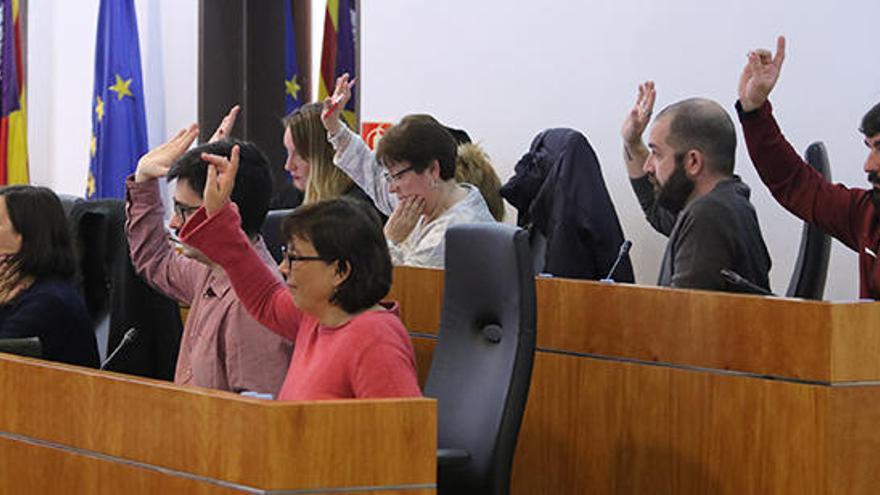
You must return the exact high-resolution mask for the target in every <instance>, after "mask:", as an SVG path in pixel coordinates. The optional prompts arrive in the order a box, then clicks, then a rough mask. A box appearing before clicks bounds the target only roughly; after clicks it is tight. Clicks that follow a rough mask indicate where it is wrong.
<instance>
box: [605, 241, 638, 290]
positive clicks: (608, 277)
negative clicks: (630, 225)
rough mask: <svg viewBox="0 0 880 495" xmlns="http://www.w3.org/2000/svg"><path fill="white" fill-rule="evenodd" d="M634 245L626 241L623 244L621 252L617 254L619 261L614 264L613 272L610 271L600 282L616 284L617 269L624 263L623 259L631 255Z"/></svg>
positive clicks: (612, 266)
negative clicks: (615, 273) (630, 250)
mask: <svg viewBox="0 0 880 495" xmlns="http://www.w3.org/2000/svg"><path fill="white" fill-rule="evenodd" d="M632 245H633V243H632V241H630V240H625V241H623V244H621V245H620V252H619V253H617V259H615V260H614V264H613V265H611V270H608V275H605V278H603V279H602V280H600V282H606V283H612V284H613V283H614V272H616V271H617V267H618V266H619V265H620V262H621V261H623V258H625V257H626V255H627V254H629V248H631V247H632Z"/></svg>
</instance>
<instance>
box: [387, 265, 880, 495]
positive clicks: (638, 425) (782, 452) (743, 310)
mask: <svg viewBox="0 0 880 495" xmlns="http://www.w3.org/2000/svg"><path fill="white" fill-rule="evenodd" d="M442 283H443V280H442V271H436V270H426V269H414V268H396V269H395V279H394V286H393V287H392V292H391V294H390V295H389V298H390V299H396V300H399V301H401V304H402V308H401V309H402V315H403V319H404V323H405V324H406V325H407V327H408V328H410V329H411V330H412V331H417V332H421V333H435V332H436V329H437V327H438V326H439V315H440V306H441V301H442V296H440V297H438V294H440V295H442ZM537 297H538V307H539V309H538V343H539V346H540V347H541V349H539V351H538V352H537V355H536V359H535V367H534V371H533V376H532V384H531V388H530V395H529V402H528V405H527V407H526V413H525V417H524V419H523V425H522V429H521V431H520V436H519V443H518V447H517V453H516V457H515V459H514V468H513V475H512V492H513V493H514V494H536V493H548V494H557V493H625V494H628V493H632V494H636V493H652V494H655V493H656V494H667V493H668V494H679V493H694V494H704V493H724V494H740V493H798V494H802V493H805V494H810V493H829V494H830V493H866V494H867V493H876V491H877V487H878V486H880V461H878V460H877V456H876V455H875V454H876V452H880V428H877V425H880V386H876V385H872V384H871V383H867V384H864V386H840V384H838V385H835V386H828V385H823V384H810V383H798V382H794V381H790V380H776V379H767V378H762V377H759V376H746V375H742V374H738V373H729V372H728V371H727V370H731V369H733V370H738V371H755V372H758V373H760V374H771V375H777V376H788V377H791V378H804V377H808V378H811V379H816V380H827V381H831V380H834V379H841V380H854V379H864V378H865V377H869V378H870V377H876V376H880V375H878V374H877V373H878V370H880V368H878V364H880V359H877V356H880V347H877V345H878V332H880V325H875V324H874V323H875V322H878V321H880V305H878V304H829V303H816V302H805V301H797V300H768V299H764V298H756V297H751V296H738V295H729V294H715V293H709V292H696V291H694V292H691V291H677V290H669V289H657V288H646V287H635V286H606V285H601V284H596V283H589V282H579V281H571V280H561V279H553V280H545V279H539V280H538V286H537ZM413 342H414V345H415V348H416V351H417V359H418V365H419V367H420V369H419V374H420V378H422V379H423V378H424V377H425V376H426V375H427V371H428V370H427V368H428V367H429V366H430V360H431V354H432V352H433V345H434V342H435V341H434V340H433V339H432V338H425V337H414V338H413ZM569 353H571V354H569ZM589 354H594V355H597V356H590V355H589ZM598 356H605V358H602V357H598ZM608 357H611V359H608ZM621 357H622V358H625V359H623V360H621V359H618V358H621ZM635 359H638V360H640V361H633V360H635ZM654 362H661V363H665V364H663V365H660V364H654ZM670 363H672V364H670ZM679 365H696V366H702V367H705V368H707V369H701V368H684V369H683V368H682V367H681V366H679ZM708 368H715V369H714V370H712V369H708Z"/></svg>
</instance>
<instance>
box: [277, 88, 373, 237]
mask: <svg viewBox="0 0 880 495" xmlns="http://www.w3.org/2000/svg"><path fill="white" fill-rule="evenodd" d="M321 110H322V105H321V103H308V104H306V105H303V106H301V107H300V108H298V109H296V110H294V111H293V112H291V113H290V114H289V115H288V116H287V117H285V118H284V120H283V122H284V138H283V139H284V147H285V148H286V149H287V161H286V162H285V163H284V169H285V170H287V171H288V172H290V174H291V176H292V177H293V185H294V186H295V187H296V188H297V189H299V190H301V191H303V192H304V193H305V198H304V199H303V204H310V203H315V202H317V201H321V200H325V199H332V198H338V197H340V196H348V197H351V198H355V199H359V200H361V201H363V202H364V203H365V204H366V205H370V206H371V207H372V200H370V197H369V196H367V194H366V193H364V191H363V190H362V189H361V188H360V187H358V185H357V184H355V183H354V181H353V180H351V179H350V178H349V177H348V175H346V174H345V172H343V171H342V170H340V169H339V168H338V167H337V166H336V165H334V164H333V154H334V151H333V146H331V145H330V143H329V142H328V141H327V133H326V131H325V130H324V124H323V123H322V122H321ZM376 211H377V212H378V210H376ZM380 216H381V217H382V221H383V223H384V221H385V219H386V217H385V216H384V215H380Z"/></svg>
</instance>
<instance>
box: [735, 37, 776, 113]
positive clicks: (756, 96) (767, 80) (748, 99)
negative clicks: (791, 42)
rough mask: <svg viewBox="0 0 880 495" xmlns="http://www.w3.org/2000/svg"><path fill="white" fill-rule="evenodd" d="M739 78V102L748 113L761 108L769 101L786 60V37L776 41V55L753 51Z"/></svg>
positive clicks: (761, 50) (763, 51)
mask: <svg viewBox="0 0 880 495" xmlns="http://www.w3.org/2000/svg"><path fill="white" fill-rule="evenodd" d="M748 57H749V59H748V62H746V66H745V67H744V68H743V72H742V75H741V76H740V78H739V102H740V105H742V109H743V110H744V111H746V112H751V111H752V110H754V109H756V108H758V107H760V106H761V105H763V104H764V102H765V101H767V97H769V96H770V92H771V91H773V87H774V86H776V81H777V80H779V72H780V71H781V70H782V62H783V61H784V60H785V36H780V37H779V38H777V39H776V54H775V55H773V54H772V53H770V52H769V51H768V50H763V49H759V50H753V51H751V52H749V55H748Z"/></svg>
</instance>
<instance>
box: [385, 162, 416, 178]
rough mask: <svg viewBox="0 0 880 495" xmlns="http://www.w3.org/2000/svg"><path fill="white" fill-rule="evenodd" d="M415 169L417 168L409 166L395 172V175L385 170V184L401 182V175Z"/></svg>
mask: <svg viewBox="0 0 880 495" xmlns="http://www.w3.org/2000/svg"><path fill="white" fill-rule="evenodd" d="M413 168H415V167H412V166H409V167H406V168H405V169H403V170H398V171H397V172H394V173H391V172H389V171H387V170H385V171H383V172H382V177H385V182H397V181H399V180H400V176H401V175H403V174H405V173H407V172H409V171H411V170H412V169H413Z"/></svg>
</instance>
